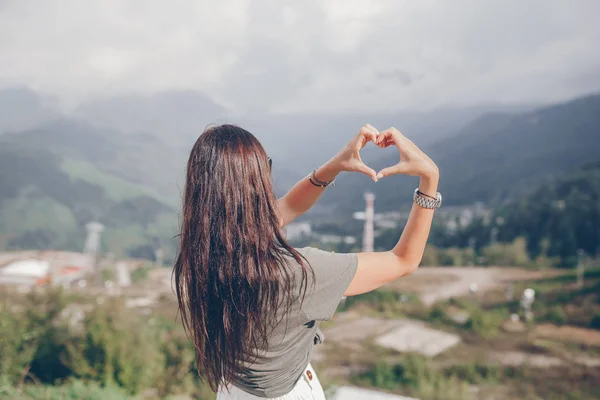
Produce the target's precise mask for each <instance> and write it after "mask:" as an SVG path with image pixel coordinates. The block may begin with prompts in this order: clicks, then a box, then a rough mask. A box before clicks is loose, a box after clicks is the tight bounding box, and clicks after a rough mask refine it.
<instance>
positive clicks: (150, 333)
mask: <svg viewBox="0 0 600 400" xmlns="http://www.w3.org/2000/svg"><path fill="white" fill-rule="evenodd" d="M127 311H128V310H126V309H125V308H124V306H123V305H122V304H121V303H120V302H119V301H114V300H113V301H110V302H107V303H105V304H104V305H103V306H101V307H96V308H95V309H94V310H93V311H92V312H91V313H89V314H88V315H87V316H86V317H85V319H84V321H83V330H84V333H83V335H80V336H75V337H73V338H72V340H70V341H69V343H67V345H66V349H67V351H66V354H65V362H66V365H68V366H69V368H70V369H71V370H72V371H73V375H74V376H75V377H76V378H79V379H83V380H86V381H94V382H99V383H100V384H101V385H103V386H110V385H115V384H116V385H118V386H120V387H122V388H124V389H125V390H126V391H127V392H129V393H131V394H134V393H137V392H139V391H140V390H142V389H144V388H147V387H151V386H152V384H153V383H154V379H155V378H156V377H157V376H158V374H159V372H160V369H161V368H160V367H161V365H163V358H162V357H163V355H162V354H161V353H160V337H159V333H158V332H156V331H155V330H154V329H149V327H148V326H145V325H144V324H142V323H141V321H140V319H139V318H135V317H133V316H132V315H130V312H127ZM142 349H143V350H142Z"/></svg>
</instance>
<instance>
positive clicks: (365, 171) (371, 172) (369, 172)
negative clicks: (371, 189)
mask: <svg viewBox="0 0 600 400" xmlns="http://www.w3.org/2000/svg"><path fill="white" fill-rule="evenodd" d="M358 171H359V172H362V173H363V174H365V175H368V176H369V177H370V178H371V179H373V180H374V181H375V182H377V172H375V170H374V169H373V168H371V167H369V166H367V165H366V164H363V163H361V164H360V165H359V166H358Z"/></svg>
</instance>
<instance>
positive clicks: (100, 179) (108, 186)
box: [61, 158, 169, 204]
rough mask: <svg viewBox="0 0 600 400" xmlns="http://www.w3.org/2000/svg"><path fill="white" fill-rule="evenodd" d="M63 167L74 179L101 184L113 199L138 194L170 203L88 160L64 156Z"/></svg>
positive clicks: (148, 189)
mask: <svg viewBox="0 0 600 400" xmlns="http://www.w3.org/2000/svg"><path fill="white" fill-rule="evenodd" d="M61 168H62V170H63V171H65V172H66V173H67V174H68V175H69V176H70V177H71V178H72V179H81V180H84V181H86V182H89V183H92V184H95V185H98V186H101V187H102V188H103V189H104V190H105V191H106V193H107V194H108V196H109V197H110V198H111V199H113V200H116V201H119V200H125V199H130V198H134V197H138V196H148V197H152V198H154V199H156V200H159V201H161V202H163V203H166V204H169V202H168V201H166V200H165V199H163V198H162V197H161V196H159V195H157V194H156V193H155V192H154V191H153V190H152V189H150V188H148V187H146V186H144V185H140V184H136V183H133V182H129V181H126V180H124V179H121V178H119V177H116V176H114V175H110V174H107V173H104V172H102V171H100V170H99V169H97V168H96V167H95V166H94V165H92V164H90V163H88V162H85V161H79V160H73V159H70V158H64V159H63V161H62V163H61Z"/></svg>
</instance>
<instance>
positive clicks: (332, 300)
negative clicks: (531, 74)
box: [174, 125, 441, 400]
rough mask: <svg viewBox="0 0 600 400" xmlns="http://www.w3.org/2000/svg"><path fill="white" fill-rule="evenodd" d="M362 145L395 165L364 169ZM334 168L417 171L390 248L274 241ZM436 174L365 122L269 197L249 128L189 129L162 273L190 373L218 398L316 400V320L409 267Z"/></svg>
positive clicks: (390, 133) (424, 232)
mask: <svg viewBox="0 0 600 400" xmlns="http://www.w3.org/2000/svg"><path fill="white" fill-rule="evenodd" d="M369 141H372V142H373V143H375V144H377V145H378V146H379V147H387V146H390V145H395V146H397V147H398V149H399V150H400V152H401V155H402V157H401V161H400V163H398V164H397V165H394V166H392V167H388V168H384V169H383V170H381V171H380V172H379V174H377V173H375V171H374V170H372V169H371V168H369V167H368V166H366V165H365V164H364V163H363V162H362V161H361V159H360V155H359V151H360V149H362V148H363V147H364V146H365V145H366V144H367V143H368V142H369ZM341 171H359V172H362V173H365V174H366V175H368V176H370V177H371V178H372V179H373V180H374V181H375V182H377V180H378V179H381V178H382V177H384V176H388V175H394V174H409V175H417V176H420V177H421V181H420V185H419V188H418V190H415V193H414V201H415V205H413V209H412V211H411V214H410V217H409V219H408V222H407V224H406V227H405V229H404V231H403V233H402V236H401V238H400V240H399V241H398V244H397V245H396V246H395V247H394V248H393V249H392V250H390V251H387V252H364V253H357V254H334V253H330V252H325V251H321V250H317V249H312V248H305V249H300V250H296V249H294V248H293V247H292V246H290V244H289V243H288V242H287V241H286V239H285V238H284V237H283V235H282V230H281V228H282V226H285V225H286V224H288V223H290V222H291V221H293V220H294V219H296V218H297V217H299V216H300V215H302V214H303V213H304V212H306V211H307V210H308V209H309V208H310V207H311V206H312V205H313V204H314V203H315V202H316V201H317V199H318V198H319V197H320V196H321V194H322V193H323V191H324V189H325V188H326V187H328V186H329V185H330V184H331V183H332V182H333V180H334V178H335V177H336V176H337V174H339V173H340V172H341ZM317 176H318V177H317ZM438 177H439V172H438V171H437V167H436V166H435V164H434V163H433V162H432V161H431V160H430V159H429V158H428V157H427V156H426V155H425V154H424V153H423V152H421V151H420V150H419V149H418V148H417V147H416V146H415V145H414V144H413V143H412V142H411V141H410V140H408V139H407V138H405V137H404V136H403V135H402V134H401V133H400V132H399V131H398V130H396V129H395V128H390V129H388V130H386V131H383V132H381V133H380V132H378V131H377V130H376V129H375V128H373V127H372V126H370V125H366V126H365V127H363V128H362V129H361V130H360V132H359V133H358V134H357V135H356V136H355V137H354V138H353V139H352V140H351V141H350V142H349V143H348V144H347V145H346V146H345V147H344V148H343V149H342V150H341V151H340V152H339V153H338V154H336V155H335V156H334V157H333V158H332V159H331V160H330V161H328V162H327V163H325V164H324V165H323V166H321V167H320V168H318V169H316V170H314V171H313V172H312V173H311V174H310V175H309V176H308V177H307V178H306V179H302V180H301V181H299V182H298V183H297V184H296V185H294V187H293V188H292V189H291V190H290V191H289V192H288V193H287V194H286V195H285V196H283V197H282V198H280V199H277V198H276V197H275V195H274V192H273V187H272V179H271V159H270V158H269V157H267V155H266V153H265V151H264V149H263V147H262V145H261V144H260V142H259V141H258V140H257V139H256V138H255V137H254V136H253V135H252V134H251V133H250V132H248V131H246V130H244V129H242V128H239V127H236V126H232V125H221V126H218V127H213V128H209V129H207V130H206V131H205V132H204V133H203V134H202V135H200V137H199V138H198V140H197V141H196V143H195V145H194V148H193V149H192V152H191V154H190V158H189V160H188V167H187V176H186V185H185V194H184V202H183V213H182V214H183V218H182V227H181V234H180V249H179V254H178V256H177V261H176V262H175V267H174V275H175V281H176V289H177V298H178V302H179V311H180V313H181V318H182V321H183V325H184V327H185V329H186V332H187V333H188V335H189V336H190V338H191V340H192V341H193V344H194V347H195V349H196V365H197V370H198V373H199V375H200V377H201V378H202V379H204V380H206V381H207V382H208V383H209V384H210V386H211V388H212V389H213V390H214V391H218V398H219V399H252V398H257V397H258V398H274V397H275V398H278V399H281V400H283V399H285V400H288V399H323V398H324V395H323V391H322V388H321V386H320V384H319V381H318V379H317V377H316V375H314V372H311V365H310V357H311V354H312V348H313V345H314V341H315V335H316V334H317V329H318V325H319V322H320V321H323V320H328V319H330V318H331V317H332V315H333V313H334V312H335V309H336V307H337V306H338V304H339V302H340V301H341V299H342V297H343V295H347V296H351V295H357V294H361V293H365V292H368V291H371V290H374V289H377V288H378V287H381V286H382V285H384V284H386V283H388V282H391V281H392V280H394V279H397V278H399V277H401V276H403V275H406V274H408V273H410V272H412V271H413V270H414V269H416V268H417V267H418V265H419V263H420V261H421V257H422V255H423V251H424V248H425V243H426V241H427V236H428V234H429V229H430V227H431V221H432V217H433V210H434V209H435V208H437V207H439V205H440V204H441V195H440V194H439V193H437V182H438ZM428 193H429V194H428ZM434 195H435V196H434ZM302 376H304V378H305V379H304V380H301V379H300V378H301V377H302ZM229 390H231V393H230V392H229ZM226 393H227V394H226Z"/></svg>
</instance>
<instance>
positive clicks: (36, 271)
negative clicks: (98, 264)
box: [0, 251, 92, 287]
mask: <svg viewBox="0 0 600 400" xmlns="http://www.w3.org/2000/svg"><path fill="white" fill-rule="evenodd" d="M91 265H92V263H91V260H90V257H89V256H88V255H87V254H83V253H75V252H67V251H13V252H5V253H0V284H5V285H15V286H21V287H31V286H36V285H43V284H44V283H48V282H52V283H54V284H57V285H63V286H68V285H71V284H72V283H73V282H75V281H77V280H80V279H82V278H84V277H85V276H86V274H88V273H89V272H90V270H91Z"/></svg>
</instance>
